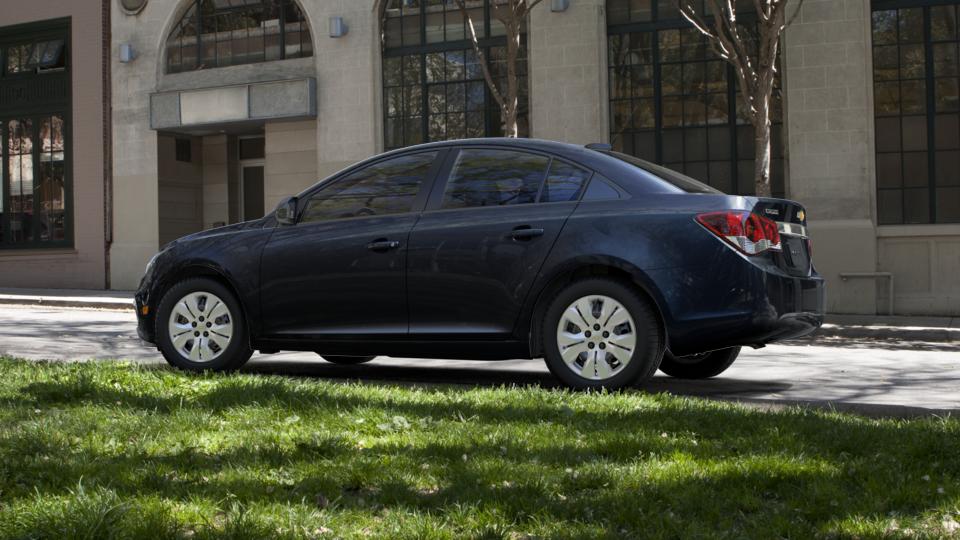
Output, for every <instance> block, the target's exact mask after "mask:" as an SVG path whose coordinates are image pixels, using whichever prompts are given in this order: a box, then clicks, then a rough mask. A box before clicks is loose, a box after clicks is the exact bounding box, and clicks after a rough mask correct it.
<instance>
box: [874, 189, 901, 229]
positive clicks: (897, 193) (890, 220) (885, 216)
mask: <svg viewBox="0 0 960 540" xmlns="http://www.w3.org/2000/svg"><path fill="white" fill-rule="evenodd" d="M877 210H878V213H879V216H878V218H879V221H880V224H881V225H891V224H898V223H903V191H902V190H899V189H881V190H880V191H879V192H877Z"/></svg>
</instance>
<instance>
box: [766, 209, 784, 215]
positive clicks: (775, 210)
mask: <svg viewBox="0 0 960 540" xmlns="http://www.w3.org/2000/svg"><path fill="white" fill-rule="evenodd" d="M763 211H764V212H765V213H767V214H770V215H771V216H779V215H780V211H779V210H777V209H776V208H764V209H763Z"/></svg>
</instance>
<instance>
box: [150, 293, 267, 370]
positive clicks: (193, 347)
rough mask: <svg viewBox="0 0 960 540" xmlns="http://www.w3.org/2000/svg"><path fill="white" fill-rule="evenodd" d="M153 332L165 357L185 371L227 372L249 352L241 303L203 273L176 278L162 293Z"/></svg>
mask: <svg viewBox="0 0 960 540" xmlns="http://www.w3.org/2000/svg"><path fill="white" fill-rule="evenodd" d="M156 335H157V346H158V347H159V348H160V352H161V353H163V357H164V358H165V359H166V360H167V362H168V363H169V364H170V365H172V366H174V367H177V368H180V369H184V370H187V371H232V370H235V369H239V368H240V367H241V366H243V364H245V363H246V362H247V360H249V359H250V356H251V355H252V354H253V350H251V349H250V340H249V336H248V334H247V324H246V320H244V317H243V310H242V309H241V307H240V302H239V301H238V300H237V299H236V297H234V295H233V293H232V292H231V291H230V290H229V289H227V288H226V287H225V286H223V285H222V284H220V283H219V282H217V281H214V280H212V279H207V278H193V279H188V280H185V281H181V282H180V283H177V284H176V285H174V286H173V287H171V288H170V290H168V291H167V292H166V294H165V295H164V296H163V299H162V300H161V301H160V307H159V309H158V310H157V321H156Z"/></svg>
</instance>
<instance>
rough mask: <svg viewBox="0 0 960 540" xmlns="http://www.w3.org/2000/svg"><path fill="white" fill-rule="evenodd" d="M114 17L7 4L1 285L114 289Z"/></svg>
mask: <svg viewBox="0 0 960 540" xmlns="http://www.w3.org/2000/svg"><path fill="white" fill-rule="evenodd" d="M109 14H110V11H109V3H108V2H104V1H103V0H84V1H76V2H62V1H57V0H37V1H34V2H20V3H18V4H17V6H16V8H14V9H3V10H0V141H2V142H0V148H2V151H0V155H2V157H0V287H58V288H92V289H97V288H104V287H106V286H108V285H109V284H108V281H107V276H108V271H107V258H106V253H107V243H108V242H109V240H110V238H109V227H107V225H106V219H107V212H106V211H105V208H106V201H107V195H108V189H109V178H108V176H109V175H108V174H107V172H108V167H109V153H108V152H109V120H108V118H109V95H108V85H107V84H106V81H107V80H108V76H109V72H108V71H107V70H106V51H107V49H106V45H107V43H108V35H109V26H110V24H109Z"/></svg>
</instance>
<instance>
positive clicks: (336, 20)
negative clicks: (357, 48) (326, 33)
mask: <svg viewBox="0 0 960 540" xmlns="http://www.w3.org/2000/svg"><path fill="white" fill-rule="evenodd" d="M348 31H349V28H347V23H345V22H343V17H330V37H332V38H339V37H343V36H345V35H347V32H348Z"/></svg>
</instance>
